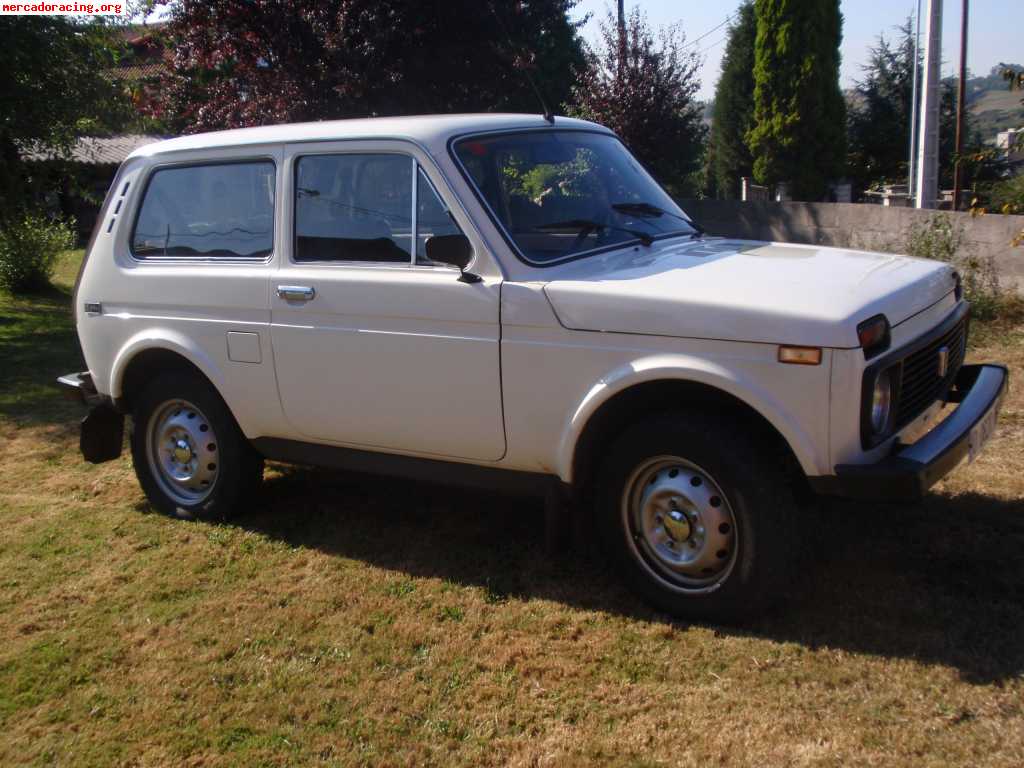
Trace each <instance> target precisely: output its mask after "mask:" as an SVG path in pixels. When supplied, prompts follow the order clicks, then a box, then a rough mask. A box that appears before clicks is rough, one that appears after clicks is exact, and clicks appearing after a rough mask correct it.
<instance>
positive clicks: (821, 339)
mask: <svg viewBox="0 0 1024 768" xmlns="http://www.w3.org/2000/svg"><path fill="white" fill-rule="evenodd" d="M553 269H556V270H557V272H556V274H553V275H552V278H553V279H552V280H551V281H550V282H548V283H547V284H546V285H545V286H544V291H545V293H546V295H547V297H548V300H549V301H550V302H551V306H552V308H553V309H554V311H555V314H556V315H557V316H558V319H559V322H561V323H562V325H564V326H565V327H567V328H572V329H576V330H586V331H607V332H617V333H637V334H649V335H660V336H676V337H688V338H706V339H728V340H733V341H753V342H766V343H771V344H779V343H785V344H799V345H807V346H822V347H842V348H851V347H856V346H858V345H859V344H858V340H857V332H856V328H857V324H858V323H860V322H862V321H864V320H867V319H868V318H870V317H874V316H875V315H878V314H883V315H885V316H886V317H887V318H888V319H889V322H890V323H891V324H892V325H898V324H899V323H901V322H902V321H903V320H906V319H907V318H909V317H912V316H913V315H915V314H917V313H918V312H920V311H922V310H923V309H926V308H927V307H929V306H931V305H932V304H934V303H935V302H937V301H939V300H940V299H941V298H943V297H944V296H946V295H947V294H948V293H949V292H950V291H952V290H953V289H954V277H953V270H952V268H951V267H950V266H949V265H947V264H943V263H941V262H936V261H930V260H927V259H916V258H911V257H908V256H896V255H892V254H885V253H870V252H866V251H853V250H845V249H841V248H824V247H819V246H813V245H789V244H782V243H762V242H753V241H746V240H726V239H720V238H709V239H704V240H698V241H684V242H675V243H672V244H668V245H665V244H656V245H655V246H654V247H653V248H650V249H640V248H638V249H630V250H629V251H619V252H616V253H611V254H604V255H598V256H591V257H589V258H585V259H580V260H578V261H576V262H570V263H569V264H566V265H563V266H562V267H557V268H553Z"/></svg>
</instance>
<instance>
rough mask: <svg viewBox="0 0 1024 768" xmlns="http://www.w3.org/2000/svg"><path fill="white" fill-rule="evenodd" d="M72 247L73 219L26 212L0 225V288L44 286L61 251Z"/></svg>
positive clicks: (14, 288) (23, 288)
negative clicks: (47, 216)
mask: <svg viewBox="0 0 1024 768" xmlns="http://www.w3.org/2000/svg"><path fill="white" fill-rule="evenodd" d="M74 247H75V228H74V222H73V221H62V220H60V219H48V218H46V217H45V216H41V215H38V214H31V213H26V214H23V215H21V216H16V217H12V218H11V219H10V220H9V221H7V222H6V223H4V224H3V226H2V228H0V288H5V289H6V290H8V291H10V292H11V293H17V292H22V291H33V290H39V289H41V288H45V287H46V286H47V285H48V284H49V282H50V276H51V275H52V274H53V267H54V263H55V262H56V260H57V256H58V255H59V254H60V253H61V251H67V250H70V249H71V248H74Z"/></svg>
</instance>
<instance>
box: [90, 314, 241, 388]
mask: <svg viewBox="0 0 1024 768" xmlns="http://www.w3.org/2000/svg"><path fill="white" fill-rule="evenodd" d="M151 349H164V350H167V351H169V352H176V353H177V354H179V355H181V356H182V357H183V358H185V359H186V360H188V361H189V362H190V363H192V364H193V365H194V366H195V367H196V368H198V369H199V370H200V371H202V373H203V375H204V376H206V378H207V379H209V380H210V382H211V383H212V384H213V386H214V388H216V390H217V391H218V392H223V391H224V371H223V370H221V368H220V366H218V365H217V364H216V362H215V361H214V360H213V359H212V358H211V357H210V356H209V355H207V354H206V353H205V352H204V351H203V350H202V348H201V347H200V346H199V345H197V344H196V343H195V342H194V341H193V340H191V339H189V338H188V337H187V336H185V335H184V334H181V333H178V332H177V331H173V330H171V329H169V328H148V329H146V330H144V331H140V332H139V333H137V334H135V335H134V336H132V337H131V338H129V339H128V340H127V341H126V342H125V343H124V344H123V345H122V346H121V348H120V349H119V350H118V352H117V355H116V356H115V358H114V363H113V365H112V366H111V369H110V396H111V397H112V398H113V399H114V400H115V401H116V400H118V399H120V397H121V396H122V395H123V394H124V392H123V388H124V374H125V371H127V370H128V366H129V365H130V364H131V361H132V360H133V359H135V356H136V355H138V354H139V353H141V352H145V351H147V350H151Z"/></svg>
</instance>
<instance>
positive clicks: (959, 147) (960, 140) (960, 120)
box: [953, 0, 968, 211]
mask: <svg viewBox="0 0 1024 768" xmlns="http://www.w3.org/2000/svg"><path fill="white" fill-rule="evenodd" d="M967 4H968V0H964V16H963V19H961V20H960V87H959V88H958V89H957V95H956V165H955V166H954V168H953V210H954V211H959V210H960V192H961V190H962V189H963V185H964V169H963V163H962V162H961V160H960V155H962V154H963V152H964V109H965V104H966V103H967V96H966V91H967Z"/></svg>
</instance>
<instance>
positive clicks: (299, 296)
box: [277, 285, 316, 301]
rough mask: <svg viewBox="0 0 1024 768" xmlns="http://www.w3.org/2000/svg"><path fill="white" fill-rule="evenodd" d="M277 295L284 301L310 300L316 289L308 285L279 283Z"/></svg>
mask: <svg viewBox="0 0 1024 768" xmlns="http://www.w3.org/2000/svg"><path fill="white" fill-rule="evenodd" d="M277 295H278V296H280V297H281V298H282V299H284V300H285V301H312V300H313V299H314V298H315V297H316V290H314V289H313V287H312V286H310V285H279V286H277Z"/></svg>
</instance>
